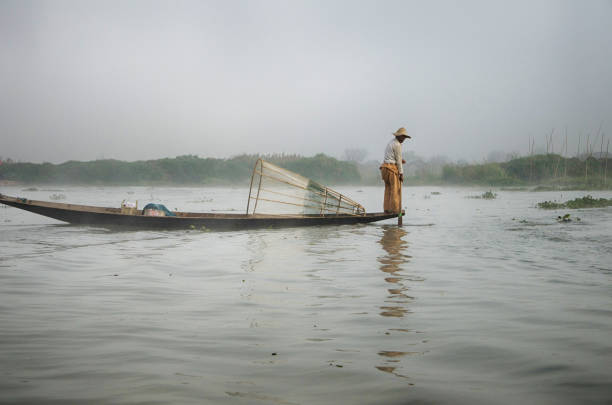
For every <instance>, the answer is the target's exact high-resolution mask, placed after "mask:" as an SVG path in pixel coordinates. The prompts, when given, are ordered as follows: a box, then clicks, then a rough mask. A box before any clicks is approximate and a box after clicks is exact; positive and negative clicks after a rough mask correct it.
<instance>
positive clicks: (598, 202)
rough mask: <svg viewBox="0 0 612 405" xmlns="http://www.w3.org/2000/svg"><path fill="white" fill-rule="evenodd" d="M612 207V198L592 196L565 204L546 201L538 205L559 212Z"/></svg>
mask: <svg viewBox="0 0 612 405" xmlns="http://www.w3.org/2000/svg"><path fill="white" fill-rule="evenodd" d="M609 206H612V198H610V199H607V198H593V196H592V195H586V196H584V197H579V198H575V199H573V200H570V201H566V202H564V203H559V202H556V201H544V202H540V203H538V208H543V209H547V210H558V209H562V208H569V209H577V208H601V207H609Z"/></svg>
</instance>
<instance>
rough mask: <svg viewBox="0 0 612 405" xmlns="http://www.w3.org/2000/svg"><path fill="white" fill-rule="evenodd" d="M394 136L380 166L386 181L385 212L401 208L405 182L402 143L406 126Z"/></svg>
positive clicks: (406, 135) (396, 210)
mask: <svg viewBox="0 0 612 405" xmlns="http://www.w3.org/2000/svg"><path fill="white" fill-rule="evenodd" d="M393 136H394V138H393V139H392V140H391V141H390V142H389V143H388V144H387V148H386V149H385V158H384V160H383V163H382V165H381V166H380V174H381V176H382V179H383V181H384V182H385V200H384V203H383V206H384V210H385V212H393V213H397V212H400V210H401V201H402V194H401V193H402V183H403V182H404V169H403V167H402V164H403V163H406V161H405V160H403V159H402V143H403V142H404V141H405V140H406V138H411V136H410V135H408V134H407V132H406V128H404V127H402V128H400V129H398V130H397V131H395V132H394V133H393Z"/></svg>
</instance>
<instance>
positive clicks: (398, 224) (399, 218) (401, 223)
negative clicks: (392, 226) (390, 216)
mask: <svg viewBox="0 0 612 405" xmlns="http://www.w3.org/2000/svg"><path fill="white" fill-rule="evenodd" d="M399 195H400V196H399V197H400V198H399V200H400V203H399V212H398V214H397V226H402V225H403V221H402V182H401V181H400V193H399Z"/></svg>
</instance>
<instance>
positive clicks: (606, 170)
mask: <svg viewBox="0 0 612 405" xmlns="http://www.w3.org/2000/svg"><path fill="white" fill-rule="evenodd" d="M608 148H610V140H609V139H608V144H607V145H606V169H605V171H604V185H605V184H606V178H607V175H608V160H610V159H609V155H608Z"/></svg>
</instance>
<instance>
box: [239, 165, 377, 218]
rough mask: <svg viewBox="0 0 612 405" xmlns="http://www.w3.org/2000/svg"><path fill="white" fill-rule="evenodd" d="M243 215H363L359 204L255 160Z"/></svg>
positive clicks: (296, 175) (326, 188)
mask: <svg viewBox="0 0 612 405" xmlns="http://www.w3.org/2000/svg"><path fill="white" fill-rule="evenodd" d="M246 213H247V215H255V214H265V215H280V216H297V217H303V216H313V215H319V216H325V215H354V216H363V215H365V213H366V212H365V209H364V208H363V206H361V204H359V203H357V202H355V201H353V200H351V199H350V198H348V197H346V196H345V195H342V194H340V193H339V192H337V191H335V190H332V189H331V188H329V187H326V186H323V185H321V184H319V183H317V182H314V181H312V180H310V179H308V178H306V177H304V176H301V175H299V174H297V173H293V172H291V171H289V170H286V169H283V168H281V167H279V166H276V165H274V164H272V163H270V162H266V161H265V160H262V159H258V160H257V162H256V163H255V167H254V168H253V174H252V175H251V185H250V188H249V199H248V201H247V208H246Z"/></svg>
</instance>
